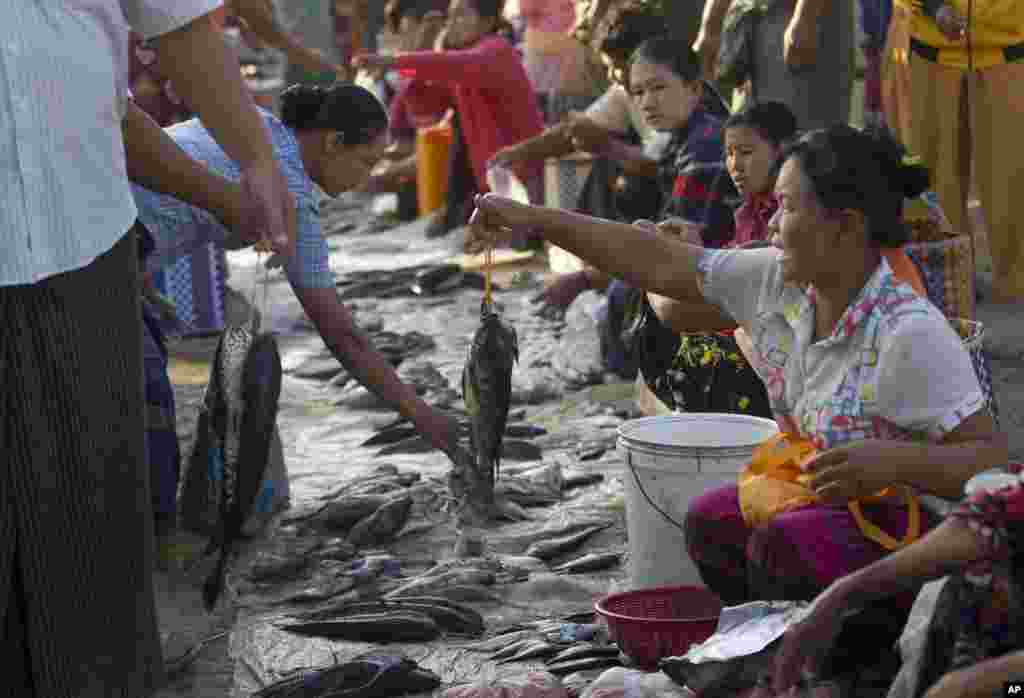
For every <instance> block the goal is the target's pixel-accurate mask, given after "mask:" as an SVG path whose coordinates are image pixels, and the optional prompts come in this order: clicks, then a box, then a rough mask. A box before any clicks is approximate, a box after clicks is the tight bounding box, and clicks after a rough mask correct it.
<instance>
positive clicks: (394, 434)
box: [359, 423, 419, 455]
mask: <svg viewBox="0 0 1024 698" xmlns="http://www.w3.org/2000/svg"><path fill="white" fill-rule="evenodd" d="M418 433H419V432H417V431H416V427H414V426H413V425H411V424H407V423H403V424H398V425H396V426H393V427H391V428H389V429H382V430H381V431H378V432H377V433H376V434H374V435H373V436H371V437H370V438H368V439H367V440H366V441H364V442H363V443H361V444H359V445H360V446H363V447H368V446H388V445H390V444H394V443H398V442H399V441H405V440H406V439H408V438H409V437H412V436H416V434H418ZM378 455H379V454H378Z"/></svg>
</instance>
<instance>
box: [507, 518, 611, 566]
mask: <svg viewBox="0 0 1024 698" xmlns="http://www.w3.org/2000/svg"><path fill="white" fill-rule="evenodd" d="M609 525H610V524H603V525H598V526H590V527H589V528H585V529H583V530H582V531H579V532H577V533H571V534H569V535H568V536H565V537H563V538H551V539H549V540H541V541H537V542H536V543H533V544H532V545H530V547H529V548H527V549H526V554H527V555H529V556H531V557H539V558H540V559H541V560H550V559H552V558H555V557H558V556H559V555H564V554H565V553H568V552H571V551H573V550H575V549H576V548H578V547H580V546H581V545H582V544H583V542H584V541H586V540H587V539H588V538H590V537H591V536H593V535H594V534H595V533H599V532H600V531H603V530H605V529H606V528H608V526H609Z"/></svg>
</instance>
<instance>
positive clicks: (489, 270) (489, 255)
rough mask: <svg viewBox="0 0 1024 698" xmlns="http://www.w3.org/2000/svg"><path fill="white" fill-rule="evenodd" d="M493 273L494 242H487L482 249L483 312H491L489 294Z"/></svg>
mask: <svg viewBox="0 0 1024 698" xmlns="http://www.w3.org/2000/svg"><path fill="white" fill-rule="evenodd" d="M493 273H494V242H493V241H488V243H487V246H486V247H485V248H484V300H483V308H482V311H483V312H490V310H491V307H492V305H491V292H492V288H493V285H492V281H491V278H492V275H493Z"/></svg>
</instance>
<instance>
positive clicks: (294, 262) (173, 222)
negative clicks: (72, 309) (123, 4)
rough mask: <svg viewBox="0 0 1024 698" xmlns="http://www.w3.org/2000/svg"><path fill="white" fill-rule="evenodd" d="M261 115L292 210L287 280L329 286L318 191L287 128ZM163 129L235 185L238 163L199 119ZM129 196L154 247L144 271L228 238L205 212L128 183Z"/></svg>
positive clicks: (331, 279) (330, 278)
mask: <svg viewBox="0 0 1024 698" xmlns="http://www.w3.org/2000/svg"><path fill="white" fill-rule="evenodd" d="M260 115H261V116H262V117H263V122H264V124H265V125H266V127H267V130H268V131H269V133H270V140H271V143H272V144H273V146H274V156H275V158H276V159H277V163H278V165H280V167H281V170H282V172H283V173H284V175H285V178H286V179H287V180H288V190H289V191H290V192H291V194H292V196H293V197H295V204H296V207H297V210H296V215H295V226H296V231H295V255H294V256H293V257H292V258H290V259H288V260H287V261H286V262H285V273H286V274H287V275H288V281H289V282H290V283H291V285H292V287H293V288H295V289H302V288H333V287H334V286H335V283H336V280H335V277H334V274H333V273H332V272H331V268H330V264H329V262H328V254H327V241H326V240H325V239H324V236H323V234H322V233H321V230H320V213H319V207H318V205H317V203H318V198H319V197H318V195H317V193H316V191H317V189H318V187H317V186H316V184H314V182H313V180H312V179H310V177H309V174H307V172H306V168H305V165H304V164H303V162H302V154H301V153H300V151H299V142H298V141H297V140H296V139H295V134H294V133H293V132H292V130H291V129H290V128H288V127H287V126H285V125H284V124H283V123H281V122H280V121H279V120H278V119H277V118H275V117H274V115H273V114H271V113H270V112H268V111H266V110H264V109H260ZM165 131H166V132H167V134H168V135H169V136H170V137H171V138H172V139H174V142H175V143H177V144H178V146H179V147H181V149H182V150H184V151H185V152H186V153H188V155H189V156H191V157H192V158H193V159H195V160H197V161H199V162H201V163H203V164H204V165H205V166H206V167H208V168H209V169H210V170H211V171H213V172H215V173H217V174H219V175H221V176H222V177H225V178H227V179H230V180H232V181H236V182H237V181H238V180H239V178H240V177H241V170H240V168H239V166H238V163H236V162H235V161H234V160H232V159H231V158H230V157H229V156H228V155H227V153H225V152H224V150H223V149H222V148H221V147H220V146H219V145H218V144H217V142H216V141H215V140H213V136H212V135H211V134H210V132H209V131H207V130H206V129H205V128H204V127H203V125H202V123H201V122H200V121H199V119H191V120H189V121H185V122H183V123H180V124H175V125H173V126H170V127H168V128H167V129H165ZM132 193H133V194H134V196H135V206H136V207H137V208H138V210H139V222H140V223H142V224H143V225H145V226H146V228H147V229H148V230H149V232H150V233H151V234H152V236H153V242H154V243H155V245H156V248H155V250H154V251H153V253H152V254H151V255H150V256H149V257H148V259H147V262H146V264H147V267H148V268H149V269H152V270H155V269H159V268H161V267H164V266H167V265H169V264H172V263H174V262H175V261H176V260H177V259H178V258H180V257H182V256H184V255H187V254H189V253H190V252H192V251H193V250H196V249H198V248H199V247H201V246H202V245H205V244H206V243H208V242H213V243H223V242H224V240H225V238H226V237H227V236H228V230H227V229H226V228H225V227H224V226H223V225H221V223H220V221H218V220H217V219H216V217H214V215H213V214H211V213H209V212H208V211H205V210H203V209H200V208H196V207H195V206H191V205H189V204H186V203H185V202H183V201H181V200H179V199H175V198H174V197H171V196H167V195H166V194H157V193H156V192H153V191H150V190H148V189H144V188H142V187H139V186H136V185H132Z"/></svg>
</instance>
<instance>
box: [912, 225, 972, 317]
mask: <svg viewBox="0 0 1024 698" xmlns="http://www.w3.org/2000/svg"><path fill="white" fill-rule="evenodd" d="M904 250H905V251H906V253H907V256H908V257H910V259H911V261H912V262H914V264H915V265H917V268H918V269H919V270H920V272H921V279H922V281H923V282H924V286H925V289H926V290H927V292H928V300H930V301H931V302H932V303H934V304H935V305H936V306H938V308H939V310H941V311H942V312H943V314H944V315H945V316H946V317H948V318H951V319H954V318H965V319H967V320H973V319H974V314H975V303H976V296H975V287H974V253H973V249H972V245H971V238H970V236H969V235H957V236H955V237H951V238H947V239H945V240H941V241H937V242H912V243H910V244H908V245H906V246H905V247H904Z"/></svg>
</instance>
